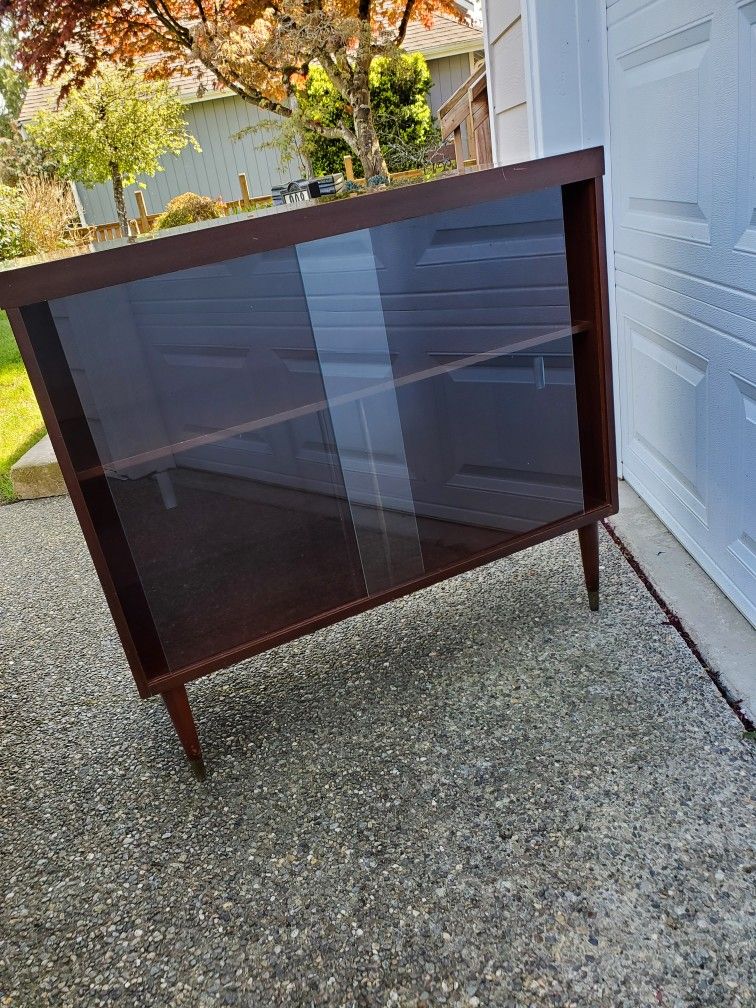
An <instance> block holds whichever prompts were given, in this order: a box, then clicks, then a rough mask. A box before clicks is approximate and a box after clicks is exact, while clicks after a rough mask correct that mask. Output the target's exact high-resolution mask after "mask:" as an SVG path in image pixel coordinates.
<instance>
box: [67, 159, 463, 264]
mask: <svg viewBox="0 0 756 1008" xmlns="http://www.w3.org/2000/svg"><path fill="white" fill-rule="evenodd" d="M475 164H476V162H475V160H474V159H473V160H469V161H465V162H464V167H465V168H473V167H475ZM424 174H425V172H424V170H423V169H422V168H412V169H411V170H410V171H401V172H392V173H391V175H390V178H391V179H392V181H393V180H395V179H406V180H411V179H420V178H423V176H424ZM344 175H345V176H346V179H347V181H349V182H354V183H355V184H356V185H358V186H364V185H365V179H364V178H355V175H354V163H353V161H352V158H351V157H350V156H349V155H347V156H346V157H345V158H344ZM239 191H240V193H241V198H240V199H238V200H229V201H228V202H224V203H223V204H222V205H223V208H224V210H225V213H226V216H230V215H231V214H237V213H243V212H245V211H247V210H259V209H261V208H262V207H269V206H272V205H273V197H272V196H269V195H268V196H250V193H249V186H248V184H247V176H246V175H245V174H244V173H243V172H241V173H240V174H239ZM134 199H135V200H136V205H137V216H136V217H133V218H131V220H130V221H129V227H130V229H131V233H132V234H147V233H148V232H150V231H152V229H153V227H154V224H155V221H156V220H157V219H158V217H159V216H160V214H157V213H152V214H151V213H147V205H146V203H145V201H144V193H143V192H142V191H141V189H138V190H137V191H136V193H135V194H134ZM70 233H71V237H72V238H73V239H74V241H76V242H77V243H79V242H80V243H81V244H82V245H83V244H89V243H91V242H106V241H112V240H113V239H114V238H120V237H122V236H121V225H120V224H119V223H118V221H109V222H108V223H107V224H93V225H92V226H91V227H87V226H83V227H77V228H72V229H71V232H70Z"/></svg>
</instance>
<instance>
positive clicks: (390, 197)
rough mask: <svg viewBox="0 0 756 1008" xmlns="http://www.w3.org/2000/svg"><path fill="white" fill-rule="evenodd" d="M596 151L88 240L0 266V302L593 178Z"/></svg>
mask: <svg viewBox="0 0 756 1008" xmlns="http://www.w3.org/2000/svg"><path fill="white" fill-rule="evenodd" d="M603 173H604V150H603V148H602V147H593V148H590V149H587V150H581V151H574V152H572V153H568V154H558V155H554V156H552V157H547V158H539V159H537V160H532V161H524V162H521V163H519V164H512V165H504V166H502V167H498V168H489V169H484V170H480V171H473V172H467V173H465V174H464V175H455V176H450V177H447V178H443V179H437V180H436V181H432V182H424V183H419V184H417V185H410V186H404V187H401V188H397V189H388V190H385V191H382V192H376V193H371V194H365V195H361V196H358V197H355V198H352V199H344V200H337V201H334V202H331V203H329V204H327V208H326V207H323V206H319V205H318V204H317V203H313V204H303V205H302V204H300V205H299V206H290V207H289V206H287V207H276V208H273V209H269V210H259V211H256V212H251V213H249V214H246V215H245V216H244V218H242V219H239V218H225V219H223V220H220V221H206V222H203V223H201V224H193V225H188V226H187V227H183V228H174V229H172V230H169V231H165V232H161V233H158V234H155V233H151V234H147V235H142V236H140V237H138V238H131V239H126V238H123V239H119V240H117V241H111V242H100V243H92V244H89V245H86V246H79V247H77V248H74V249H67V250H62V251H61V252H58V253H52V254H49V255H45V256H32V257H28V258H26V259H15V260H9V261H7V262H5V263H0V307H2V308H15V307H20V306H22V305H27V304H34V303H36V302H39V301H48V300H51V299H53V298H60V297H67V296H68V295H71V294H80V293H83V292H84V291H88V290H98V289H100V288H102V287H109V286H111V285H114V284H119V283H128V282H129V281H132V280H138V279H142V278H144V277H149V276H157V275H160V274H162V273H170V272H174V271H176V270H181V269H190V268H192V267H195V266H203V265H208V264H210V263H214V262H222V261H224V260H226V259H233V258H237V257H239V256H243V255H249V254H250V253H254V252H265V251H269V250H271V249H276V248H284V247H286V246H290V245H296V244H300V243H302V242H307V241H314V240H316V239H318V238H325V237H330V236H332V235H336V234H341V233H345V232H349V231H356V230H359V229H361V228H369V227H376V226H379V225H381V224H388V223H392V222H394V221H398V220H404V219H408V218H412V217H422V216H424V215H425V214H430V213H436V212H439V211H443V210H449V209H453V208H455V207H463V206H468V205H471V204H475V203H481V202H485V201H486V200H495V199H501V198H504V197H506V196H515V195H518V194H520V193H525V192H532V191H534V190H538V189H544V188H547V187H549V186H557V185H567V184H569V183H572V182H580V181H583V180H586V179H591V178H598V177H600V176H601V175H603Z"/></svg>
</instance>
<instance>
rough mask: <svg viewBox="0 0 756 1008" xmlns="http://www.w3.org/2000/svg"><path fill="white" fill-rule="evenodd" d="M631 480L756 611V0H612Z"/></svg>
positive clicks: (724, 584)
mask: <svg viewBox="0 0 756 1008" xmlns="http://www.w3.org/2000/svg"><path fill="white" fill-rule="evenodd" d="M607 28H608V71H609V113H610V114H609V124H610V133H611V169H612V188H613V219H614V249H615V270H616V272H615V277H616V309H617V311H616V321H617V325H616V330H617V331H616V333H615V336H616V338H617V340H618V346H619V375H618V380H619V390H620V391H619V394H620V417H621V425H622V432H621V434H622V463H623V470H624V475H625V478H626V479H627V480H628V482H629V483H630V484H631V485H632V486H633V487H634V488H635V489H636V490H637V491H638V492H639V493H640V495H641V496H642V497H643V498H644V499H645V500H646V501H648V503H649V504H650V506H651V507H652V508H653V509H654V510H655V511H656V512H657V513H658V514H659V516H660V517H661V518H662V520H663V521H664V522H665V523H666V524H667V525H668V526H669V528H670V529H671V530H672V531H673V532H674V533H675V535H676V536H677V537H678V538H679V539H680V541H681V542H682V543H683V545H685V546H686V548H687V549H688V550H689V551H690V553H691V554H692V555H693V556H694V557H695V558H696V559H697V560H698V562H699V563H700V564H701V566H702V567H703V568H704V569H705V570H706V571H707V572H708V573H709V575H710V576H711V577H712V578H713V579H714V580H715V581H716V582H717V583H718V584H719V585H720V586H721V588H722V589H723V591H724V592H725V593H726V594H727V595H728V596H729V597H730V598H731V599H732V600H733V602H734V603H735V604H736V605H737V606H738V607H739V608H740V609H741V610H742V612H743V613H744V614H745V615H746V616H747V617H748V618H749V619H750V620H751V621H752V622H754V623H756V0H750V2H745V0H656V2H648V0H607Z"/></svg>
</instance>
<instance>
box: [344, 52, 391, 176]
mask: <svg viewBox="0 0 756 1008" xmlns="http://www.w3.org/2000/svg"><path fill="white" fill-rule="evenodd" d="M368 69H369V64H368V66H367V67H358V68H357V69H356V70H355V73H354V77H353V86H352V87H351V88H350V89H349V94H348V96H347V97H348V99H349V102H350V104H351V106H352V118H353V120H354V134H355V138H356V148H355V154H356V155H357V157H358V158H359V159H360V164H361V165H362V170H363V172H364V175H365V179H370V178H372V177H373V176H374V175H388V168H387V167H386V161H385V160H384V157H383V154H382V153H381V145H380V143H379V141H378V133H377V131H376V128H375V122H374V120H373V110H372V108H371V106H370V86H369V83H368ZM350 146H351V145H350Z"/></svg>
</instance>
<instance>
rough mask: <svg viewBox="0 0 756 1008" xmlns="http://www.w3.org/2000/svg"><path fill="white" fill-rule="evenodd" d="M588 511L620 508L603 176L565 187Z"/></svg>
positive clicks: (565, 218)
mask: <svg viewBox="0 0 756 1008" xmlns="http://www.w3.org/2000/svg"><path fill="white" fill-rule="evenodd" d="M562 201H563V207H564V227H565V240H566V245H567V271H568V277H569V285H570V310H571V313H572V321H573V325H580V326H583V325H584V326H585V331H584V332H583V333H582V334H581V335H580V336H579V337H577V338H576V339H575V348H574V354H575V383H576V388H577V402H578V423H579V429H580V451H581V455H582V466H583V491H584V494H585V504H586V509H589V508H591V507H598V506H601V505H610V506H611V507H612V509H613V511H616V510H617V509H618V507H619V499H618V489H617V457H616V448H615V436H614V409H613V398H612V358H611V345H610V334H609V312H608V303H609V301H608V293H607V277H606V248H605V239H604V214H603V201H602V194H601V180H600V179H589V180H588V181H585V182H574V183H571V184H570V185H565V186H563V187H562Z"/></svg>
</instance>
